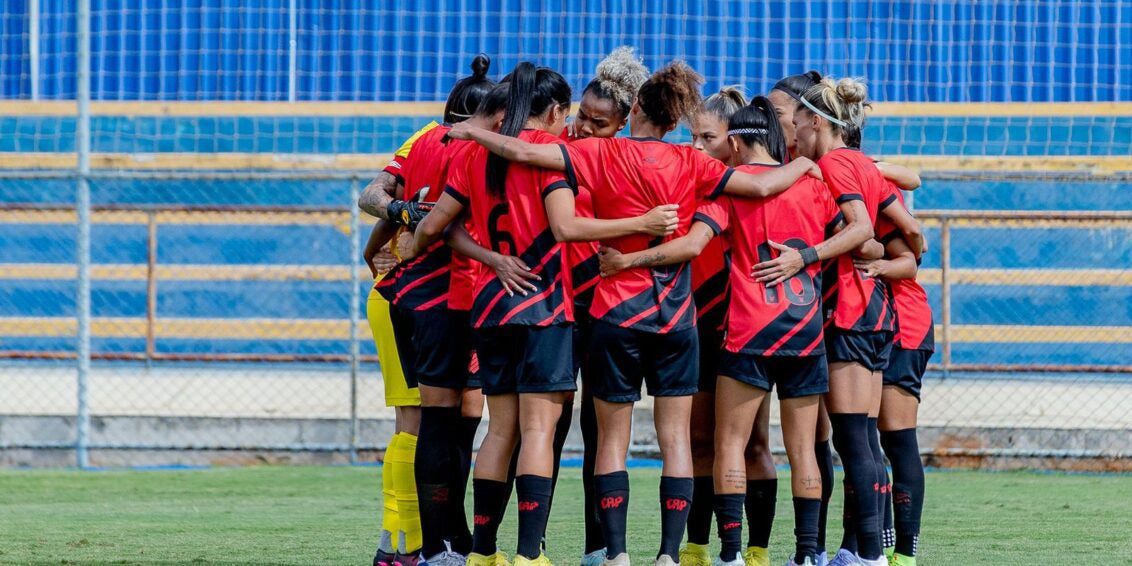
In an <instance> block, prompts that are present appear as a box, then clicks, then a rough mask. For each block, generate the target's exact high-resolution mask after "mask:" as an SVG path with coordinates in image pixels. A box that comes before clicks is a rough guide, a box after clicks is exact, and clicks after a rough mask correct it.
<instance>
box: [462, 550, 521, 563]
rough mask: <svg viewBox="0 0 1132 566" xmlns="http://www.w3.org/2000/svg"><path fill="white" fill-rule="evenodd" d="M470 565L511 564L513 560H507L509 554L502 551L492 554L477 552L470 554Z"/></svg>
mask: <svg viewBox="0 0 1132 566" xmlns="http://www.w3.org/2000/svg"><path fill="white" fill-rule="evenodd" d="M467 564H468V566H511V562H509V561H508V560H507V556H506V555H505V554H503V553H502V552H496V553H495V554H492V555H491V556H484V555H482V554H477V553H475V552H473V553H471V554H469V555H468V563H467Z"/></svg>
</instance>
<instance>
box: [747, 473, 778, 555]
mask: <svg viewBox="0 0 1132 566" xmlns="http://www.w3.org/2000/svg"><path fill="white" fill-rule="evenodd" d="M777 504H778V480H777V479H770V480H747V498H746V502H745V506H746V508H747V530H748V533H747V546H757V547H759V548H767V547H768V546H769V545H770V531H771V529H772V528H773V527H774V508H775V505H777Z"/></svg>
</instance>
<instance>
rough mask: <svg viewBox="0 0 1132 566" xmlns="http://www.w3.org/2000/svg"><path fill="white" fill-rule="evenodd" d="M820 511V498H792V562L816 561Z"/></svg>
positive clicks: (818, 549) (818, 551) (819, 551)
mask: <svg viewBox="0 0 1132 566" xmlns="http://www.w3.org/2000/svg"><path fill="white" fill-rule="evenodd" d="M820 513H821V500H819V499H805V498H802V497H795V498H794V562H795V563H802V564H805V563H806V559H807V558H808V559H809V560H810V561H811V563H812V562H815V561H817V555H818V554H820V553H821V549H820V548H818V515H819V514H820Z"/></svg>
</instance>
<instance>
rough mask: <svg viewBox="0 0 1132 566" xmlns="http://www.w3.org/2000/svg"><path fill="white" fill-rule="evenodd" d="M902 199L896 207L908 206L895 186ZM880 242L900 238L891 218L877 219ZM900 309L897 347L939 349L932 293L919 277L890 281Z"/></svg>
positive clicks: (894, 300) (890, 290)
mask: <svg viewBox="0 0 1132 566" xmlns="http://www.w3.org/2000/svg"><path fill="white" fill-rule="evenodd" d="M892 191H893V194H894V197H895V198H896V199H897V201H898V202H896V203H894V204H892V206H904V195H903V194H902V193H901V192H900V190H899V189H897V188H896V187H895V186H893V187H892ZM876 237H877V241H879V242H880V243H882V244H887V243H888V242H891V241H892V240H893V239H895V238H900V237H901V234H900V231H899V230H898V229H897V228H896V226H895V225H894V224H893V223H892V221H890V220H889V219H888V218H887V217H885V216H881V217H880V218H879V219H878V220H877V229H876ZM888 287H889V292H891V293H892V299H893V304H894V308H895V310H896V339H895V341H894V343H895V344H896V347H898V348H903V349H905V350H927V351H929V352H934V351H935V328H934V324H933V322H932V307H931V305H930V304H929V303H928V294H927V292H925V291H924V288H923V287H921V286H920V284H919V283H918V282H917V281H916V280H915V279H894V280H892V281H889V282H888Z"/></svg>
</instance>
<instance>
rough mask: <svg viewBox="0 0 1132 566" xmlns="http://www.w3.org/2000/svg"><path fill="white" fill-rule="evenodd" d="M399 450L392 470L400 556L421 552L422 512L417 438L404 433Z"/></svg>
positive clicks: (401, 434) (394, 457) (398, 445)
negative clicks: (399, 530) (417, 473)
mask: <svg viewBox="0 0 1132 566" xmlns="http://www.w3.org/2000/svg"><path fill="white" fill-rule="evenodd" d="M398 436H400V437H401V439H400V441H398V443H397V450H396V451H395V452H394V453H393V455H392V458H393V459H395V460H396V463H395V465H394V468H393V477H392V480H393V490H394V491H395V492H396V493H397V511H398V514H399V515H400V517H399V518H400V525H399V526H400V529H401V533H400V536H399V537H398V538H399V541H398V544H397V546H398V548H397V550H398V551H399V552H400V553H401V554H413V553H415V552H417V551H419V550H420V548H421V512H420V507H419V506H418V504H417V478H416V472H415V469H416V463H415V459H416V456H417V437H416V436H414V435H412V434H409V433H407V432H402V433H400V434H399V435H398Z"/></svg>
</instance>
